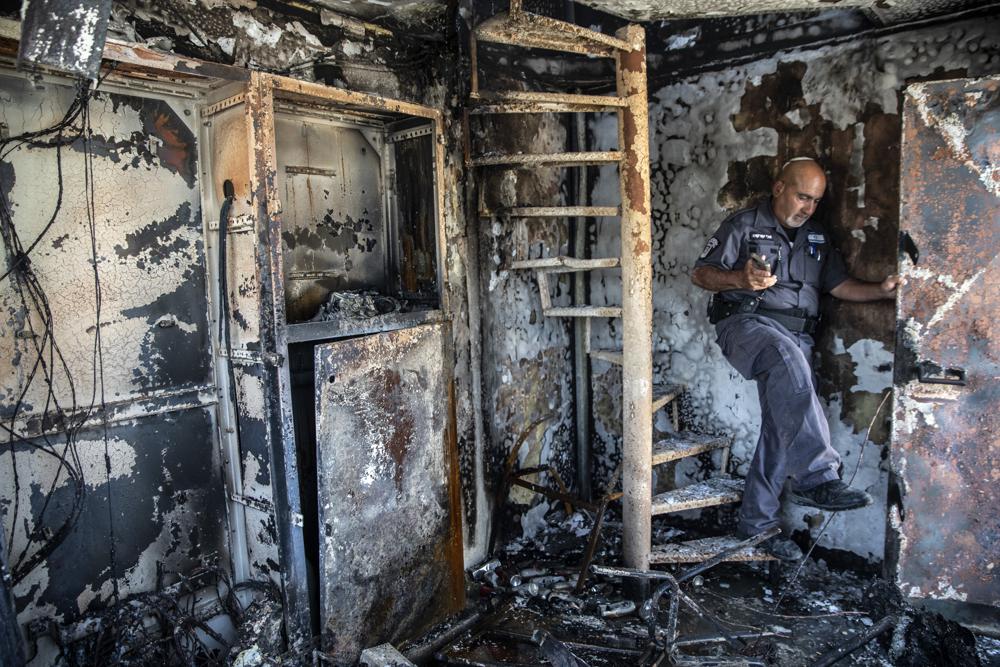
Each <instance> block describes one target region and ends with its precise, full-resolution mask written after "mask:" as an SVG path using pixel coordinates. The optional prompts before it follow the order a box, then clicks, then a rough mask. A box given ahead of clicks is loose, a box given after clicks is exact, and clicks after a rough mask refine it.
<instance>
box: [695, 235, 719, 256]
mask: <svg viewBox="0 0 1000 667" xmlns="http://www.w3.org/2000/svg"><path fill="white" fill-rule="evenodd" d="M717 247H719V239H717V238H715V237H714V236H713V237H712V238H710V239H709V240H708V243H706V244H705V249H704V250H702V251H701V256H700V257H699V259H705V258H706V257H708V256H709V255H710V254H711V252H712V251H713V250H715V249H716V248H717Z"/></svg>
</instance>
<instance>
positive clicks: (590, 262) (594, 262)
mask: <svg viewBox="0 0 1000 667" xmlns="http://www.w3.org/2000/svg"><path fill="white" fill-rule="evenodd" d="M621 263H622V262H621V259H620V258H618V257H598V258H596V259H581V258H579V257H566V256H564V255H559V256H558V257H541V258H539V259H523V260H520V261H517V262H513V263H512V264H511V265H510V266H511V268H512V269H537V270H541V271H545V272H546V273H572V272H574V271H590V270H592V269H614V268H617V267H619V266H621Z"/></svg>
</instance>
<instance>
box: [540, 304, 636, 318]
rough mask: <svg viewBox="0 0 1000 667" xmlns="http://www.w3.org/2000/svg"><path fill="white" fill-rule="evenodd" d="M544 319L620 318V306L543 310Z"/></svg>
mask: <svg viewBox="0 0 1000 667" xmlns="http://www.w3.org/2000/svg"><path fill="white" fill-rule="evenodd" d="M542 314H543V315H545V316H546V317H621V316H622V309H621V306H567V307H565V308H549V309H548V310H543V311H542Z"/></svg>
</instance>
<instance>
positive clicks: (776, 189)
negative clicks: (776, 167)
mask: <svg viewBox="0 0 1000 667" xmlns="http://www.w3.org/2000/svg"><path fill="white" fill-rule="evenodd" d="M784 191H785V184H784V183H783V182H781V181H775V182H774V185H772V186H771V194H772V195H774V196H775V197H777V196H778V195H780V194H781V193H782V192H784Z"/></svg>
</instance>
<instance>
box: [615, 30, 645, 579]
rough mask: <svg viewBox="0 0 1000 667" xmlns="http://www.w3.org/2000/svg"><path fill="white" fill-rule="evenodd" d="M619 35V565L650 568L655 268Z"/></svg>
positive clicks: (637, 54) (636, 83) (626, 57)
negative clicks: (622, 559)
mask: <svg viewBox="0 0 1000 667" xmlns="http://www.w3.org/2000/svg"><path fill="white" fill-rule="evenodd" d="M617 36H618V38H619V39H622V40H624V41H626V42H628V43H629V44H630V45H631V47H632V49H631V50H630V51H619V53H618V56H617V65H618V67H617V70H618V95H619V97H621V98H623V99H624V100H625V102H626V106H625V107H623V108H622V109H621V111H619V112H618V148H619V150H620V151H621V152H622V160H621V164H620V165H619V167H618V169H619V173H620V180H621V197H622V210H621V225H622V227H621V238H622V248H621V252H622V332H623V334H622V335H623V345H622V349H623V355H624V358H623V367H622V388H623V396H622V490H623V491H624V494H625V495H624V497H623V499H622V502H623V511H624V557H625V566H626V567H630V568H634V569H637V570H646V569H648V568H649V551H650V519H651V513H650V506H651V504H652V488H651V487H652V479H651V478H652V446H653V444H652V443H653V397H652V394H653V391H652V390H653V297H652V289H653V276H652V274H653V267H652V262H651V258H650V247H651V245H652V231H651V224H650V217H649V211H650V201H649V116H648V109H647V106H646V35H645V32H644V30H643V28H642V27H641V26H637V25H629V26H625V27H624V28H622V29H621V30H619V31H618V33H617Z"/></svg>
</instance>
